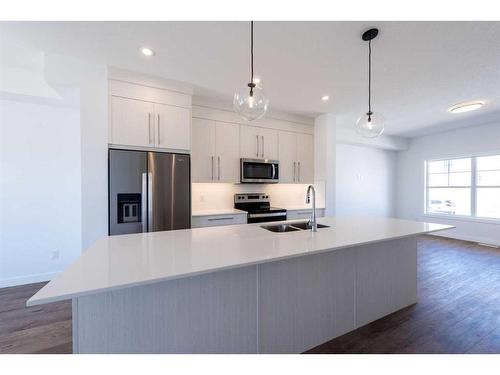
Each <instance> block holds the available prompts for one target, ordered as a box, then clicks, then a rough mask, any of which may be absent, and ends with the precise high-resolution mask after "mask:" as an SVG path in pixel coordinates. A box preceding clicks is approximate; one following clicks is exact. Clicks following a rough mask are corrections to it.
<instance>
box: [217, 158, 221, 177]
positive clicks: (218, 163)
mask: <svg viewBox="0 0 500 375" xmlns="http://www.w3.org/2000/svg"><path fill="white" fill-rule="evenodd" d="M217 176H218V178H217V179H218V180H219V181H220V156H217Z"/></svg>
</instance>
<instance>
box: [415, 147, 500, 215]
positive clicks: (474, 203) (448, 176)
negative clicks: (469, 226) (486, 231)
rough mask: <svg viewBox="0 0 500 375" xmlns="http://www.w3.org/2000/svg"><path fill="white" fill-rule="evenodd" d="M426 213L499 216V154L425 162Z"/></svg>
mask: <svg viewBox="0 0 500 375" xmlns="http://www.w3.org/2000/svg"><path fill="white" fill-rule="evenodd" d="M425 191H426V213H428V214H442V215H459V216H470V217H480V218H490V219H500V155H490V156H473V157H467V158H459V159H447V160H429V161H427V162H426V189H425Z"/></svg>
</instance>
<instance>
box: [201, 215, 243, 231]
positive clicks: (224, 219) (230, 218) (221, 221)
mask: <svg viewBox="0 0 500 375" xmlns="http://www.w3.org/2000/svg"><path fill="white" fill-rule="evenodd" d="M246 223H247V214H246V213H243V214H227V215H226V214H224V215H222V214H221V215H206V216H193V217H192V218H191V228H202V227H216V226H220V225H235V224H246Z"/></svg>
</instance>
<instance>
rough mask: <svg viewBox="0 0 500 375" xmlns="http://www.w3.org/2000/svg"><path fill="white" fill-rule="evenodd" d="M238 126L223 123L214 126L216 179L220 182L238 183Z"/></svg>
mask: <svg viewBox="0 0 500 375" xmlns="http://www.w3.org/2000/svg"><path fill="white" fill-rule="evenodd" d="M239 138H240V126H239V125H237V124H230V123H225V122H216V125H215V153H216V155H217V179H218V181H220V182H239V181H240V147H239V142H238V140H239Z"/></svg>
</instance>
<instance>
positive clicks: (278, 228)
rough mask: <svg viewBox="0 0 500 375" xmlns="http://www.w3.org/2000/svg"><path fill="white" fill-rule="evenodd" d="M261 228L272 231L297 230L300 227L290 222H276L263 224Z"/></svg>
mask: <svg viewBox="0 0 500 375" xmlns="http://www.w3.org/2000/svg"><path fill="white" fill-rule="evenodd" d="M261 228H264V229H267V230H269V231H271V232H278V233H282V232H295V231H298V230H300V229H298V228H295V227H292V226H291V225H290V224H275V225H262V226H261Z"/></svg>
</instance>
